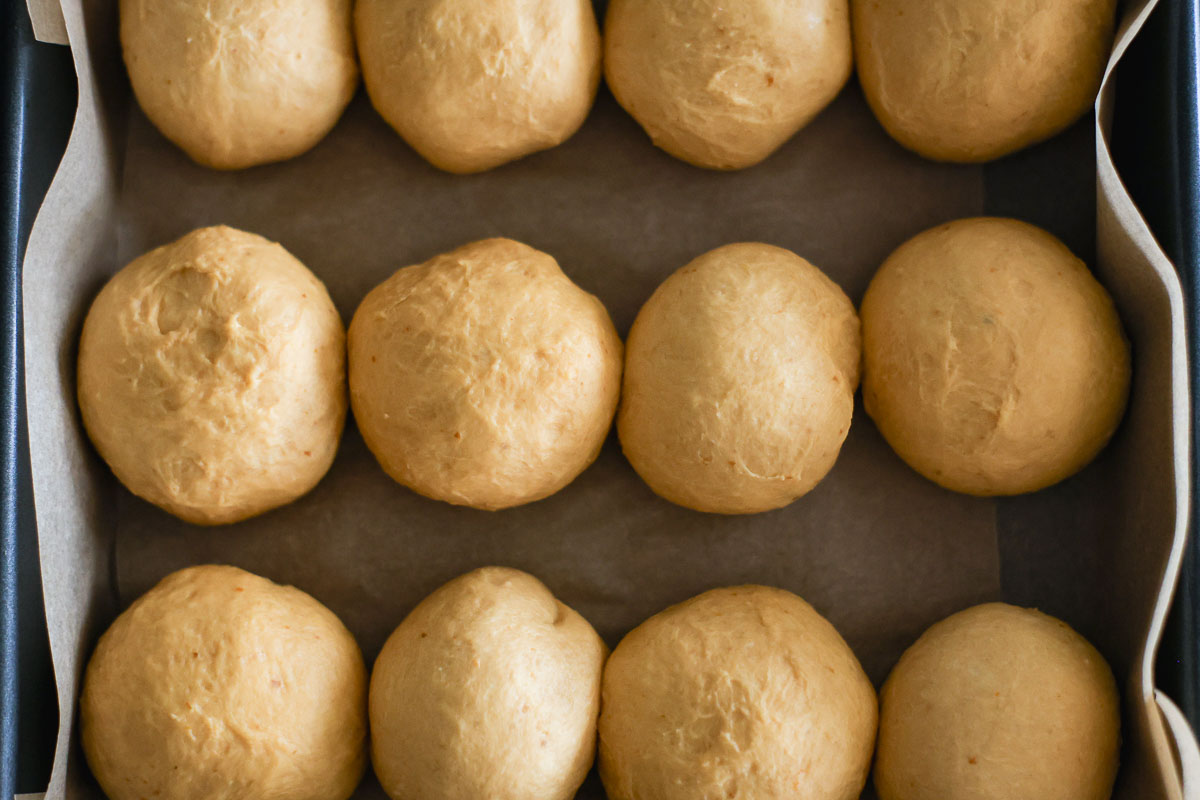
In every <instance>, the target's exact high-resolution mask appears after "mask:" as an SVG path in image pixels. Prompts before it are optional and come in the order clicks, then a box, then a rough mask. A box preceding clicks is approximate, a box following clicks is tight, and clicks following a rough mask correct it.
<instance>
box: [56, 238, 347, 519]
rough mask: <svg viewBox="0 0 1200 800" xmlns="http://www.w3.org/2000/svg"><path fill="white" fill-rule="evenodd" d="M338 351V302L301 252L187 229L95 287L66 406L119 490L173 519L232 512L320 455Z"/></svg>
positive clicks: (295, 489)
mask: <svg viewBox="0 0 1200 800" xmlns="http://www.w3.org/2000/svg"><path fill="white" fill-rule="evenodd" d="M345 363H346V358H345V333H344V330H343V328H342V320H341V317H339V316H338V312H337V309H336V308H334V306H333V301H332V300H330V299H329V294H328V293H327V292H326V291H325V287H324V285H322V283H321V282H320V281H319V280H317V278H316V277H315V276H314V275H313V274H312V273H311V272H309V271H308V270H307V269H306V268H305V267H304V265H303V264H301V263H300V262H299V261H297V260H296V259H295V258H293V257H292V255H291V254H289V253H288V252H287V251H286V250H284V249H283V248H282V247H280V246H279V245H277V244H274V243H272V242H269V241H267V240H266V239H264V238H262V237H261V236H255V235H254V234H252V233H245V232H243V231H238V230H234V229H233V228H225V227H215V228H201V229H199V230H196V231H193V232H191V233H189V234H188V235H186V236H184V237H183V238H182V239H179V240H178V241H175V242H172V243H171V244H168V245H164V246H162V247H159V248H158V249H156V250H152V251H150V252H149V253H146V254H145V255H143V256H141V257H139V258H137V259H134V260H133V261H132V262H131V263H130V264H129V265H128V266H127V267H125V268H124V269H122V270H121V271H120V272H118V273H117V274H116V275H114V276H113V278H112V279H111V280H110V281H109V282H108V283H107V284H106V285H105V286H104V288H103V289H102V290H101V291H100V294H99V295H98V296H97V297H96V300H95V302H93V303H92V308H91V310H90V311H88V315H87V319H86V320H85V321H84V323H83V337H82V339H81V341H80V344H79V407H80V410H81V411H82V412H83V423H84V425H85V426H86V428H87V432H88V435H89V436H91V439H92V442H93V443H94V444H95V445H96V449H97V450H99V451H100V455H101V456H102V457H103V458H104V460H105V461H107V462H108V465H109V466H110V467H111V468H112V471H113V472H114V473H115V474H116V476H117V478H119V479H120V480H121V482H122V483H124V484H125V486H126V487H128V489H129V490H130V491H131V492H133V493H134V494H136V495H138V496H139V497H142V498H144V499H146V500H149V501H150V502H151V503H154V504H155V505H157V506H160V507H161V508H164V509H166V510H167V511H169V512H171V513H172V514H174V515H176V516H177V517H180V518H182V519H184V520H187V521H188V522H194V523H197V524H201V525H216V524H221V523H227V522H236V521H237V520H241V519H245V518H247V517H252V516H254V515H256V514H261V513H262V512H264V511H268V510H270V509H272V508H276V507H277V506H281V505H284V504H285V503H289V502H291V501H292V500H295V499H296V498H297V497H299V496H300V495H302V494H304V493H305V492H307V491H308V490H309V489H311V488H312V487H313V486H315V485H316V484H317V482H318V481H319V480H320V479H321V477H322V476H323V475H324V474H325V472H326V471H327V470H328V469H329V465H330V464H331V463H333V456H334V454H335V452H336V451H337V446H338V441H339V440H340V439H341V434H342V425H343V423H344V422H345V419H346V377H345Z"/></svg>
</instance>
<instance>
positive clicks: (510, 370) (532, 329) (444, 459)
mask: <svg viewBox="0 0 1200 800" xmlns="http://www.w3.org/2000/svg"><path fill="white" fill-rule="evenodd" d="M349 343H350V348H349V349H350V401H351V404H352V405H353V407H354V419H355V421H356V422H357V423H358V427H359V430H360V431H362V435H363V438H364V439H365V440H366V443H367V446H368V447H369V448H370V449H371V452H373V453H374V454H375V457H376V458H377V459H378V460H379V463H380V465H381V466H382V467H383V469H384V471H386V472H387V473H388V475H391V476H392V478H393V479H395V480H396V481H398V482H399V483H402V484H404V485H405V486H408V487H409V488H411V489H413V490H414V491H417V492H419V493H420V494H423V495H425V496H426V497H432V498H434V499H435V500H444V501H446V502H448V503H454V504H456V505H466V506H473V507H475V508H483V509H500V508H507V507H509V506H515V505H520V504H522V503H529V502H532V501H534V500H540V499H541V498H543V497H547V496H548V495H551V494H554V493H555V492H557V491H558V490H559V489H561V488H562V487H564V486H566V485H567V484H568V483H570V482H571V481H572V480H574V479H575V476H577V475H578V474H579V473H580V472H583V470H584V469H585V468H586V467H587V466H588V465H589V464H591V463H592V462H593V461H595V460H596V456H597V455H599V453H600V446H601V445H602V444H604V439H605V437H606V436H607V435H608V430H609V428H610V427H611V425H612V418H613V413H614V411H615V410H616V407H617V399H618V396H619V394H620V388H621V350H622V348H621V340H620V338H619V337H618V336H617V331H616V329H615V328H614V327H613V324H612V320H610V319H609V316H608V312H607V311H605V310H604V306H603V305H601V304H600V301H599V300H597V299H596V298H595V297H593V296H592V295H590V294H588V293H587V292H585V291H583V290H582V289H580V288H579V287H578V286H576V285H575V284H574V283H572V282H571V279H570V278H568V277H567V276H566V275H564V274H563V272H562V270H561V269H559V266H558V262H556V261H555V260H554V259H553V258H551V257H550V256H549V255H547V254H545V253H543V252H541V251H539V250H534V249H533V248H532V247H528V246H526V245H523V244H521V243H520V242H514V241H512V240H511V239H486V240H484V241H480V242H474V243H472V244H468V245H464V246H462V247H460V248H458V249H457V250H454V251H452V252H450V253H446V254H443V255H440V256H436V257H435V258H432V259H430V260H429V261H426V262H425V263H424V264H418V265H415V266H411V267H405V268H404V269H401V270H400V271H398V272H397V273H396V274H394V275H393V276H392V277H390V278H388V279H387V280H386V281H384V282H383V283H382V284H380V285H379V286H377V287H375V288H374V289H373V290H371V292H370V293H369V294H368V295H367V296H366V298H364V299H363V301H362V304H361V305H359V307H358V310H357V311H356V312H355V313H354V319H353V320H352V321H351V323H350V335H349Z"/></svg>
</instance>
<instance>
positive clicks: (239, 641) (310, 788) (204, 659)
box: [79, 566, 367, 800]
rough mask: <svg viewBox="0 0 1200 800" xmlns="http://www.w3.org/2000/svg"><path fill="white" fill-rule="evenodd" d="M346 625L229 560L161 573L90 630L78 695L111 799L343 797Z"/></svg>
mask: <svg viewBox="0 0 1200 800" xmlns="http://www.w3.org/2000/svg"><path fill="white" fill-rule="evenodd" d="M366 687H367V674H366V668H365V666H364V664H363V659H362V654H361V653H360V652H359V649H358V645H357V644H356V643H355V641H354V637H352V636H351V635H350V632H349V631H347V630H346V628H345V627H344V626H343V625H342V623H341V622H340V621H339V620H338V618H337V617H336V616H334V615H333V613H332V612H330V611H329V609H327V608H325V606H323V605H321V604H320V603H318V602H317V601H316V600H314V599H313V598H312V597H310V596H308V595H307V594H305V593H304V592H302V591H300V590H298V589H293V588H292V587H290V586H279V585H276V584H274V583H271V582H270V581H268V580H266V579H265V578H260V577H258V576H257V575H252V574H250V573H249V572H244V571H242V570H240V569H237V568H235V567H220V566H204V567H192V568H190V569H184V570H180V571H179V572H175V573H172V574H171V575H168V576H167V577H166V578H163V580H162V581H161V582H160V583H159V584H158V585H157V586H155V587H154V588H153V589H151V590H150V591H149V592H147V593H146V594H145V595H143V596H142V597H141V598H139V599H138V600H137V601H136V602H134V604H133V605H132V606H130V607H129V609H128V610H127V611H126V612H125V613H123V614H121V616H119V617H117V619H116V621H115V622H113V624H112V627H110V628H109V629H108V631H107V632H106V633H105V634H104V635H103V636H102V637H101V638H100V643H99V644H98V645H96V652H95V653H93V654H92V658H91V661H90V662H89V663H88V667H87V673H86V674H85V676H84V683H83V695H82V697H81V698H80V701H79V711H80V724H81V738H82V741H83V750H84V753H85V754H86V755H87V760H88V765H89V766H90V767H91V768H92V773H93V774H94V775H95V776H96V779H97V780H98V781H99V782H100V786H101V787H102V788H103V789H104V793H105V794H106V795H108V797H109V798H110V800H145V798H159V799H160V800H345V798H347V797H349V796H350V794H351V792H353V791H354V788H355V786H357V785H358V781H359V778H360V777H361V776H362V773H363V769H364V767H365V765H366V734H367V728H366V723H367V719H366V716H367V714H366V710H367V709H366V700H367V696H366Z"/></svg>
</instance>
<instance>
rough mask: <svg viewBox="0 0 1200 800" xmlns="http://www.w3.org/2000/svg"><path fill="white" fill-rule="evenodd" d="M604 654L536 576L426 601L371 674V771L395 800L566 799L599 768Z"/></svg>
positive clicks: (455, 588)
mask: <svg viewBox="0 0 1200 800" xmlns="http://www.w3.org/2000/svg"><path fill="white" fill-rule="evenodd" d="M606 655H607V648H605V646H604V642H602V641H601V640H600V637H599V636H597V635H596V632H595V631H594V630H592V626H591V625H589V624H588V623H587V621H586V620H585V619H584V618H583V617H581V616H579V615H578V614H576V613H575V612H574V611H572V610H571V609H570V608H567V607H566V606H565V605H563V604H562V603H560V602H559V601H558V600H556V599H555V597H554V595H552V594H551V593H550V591H549V590H548V589H547V588H546V587H545V586H543V585H542V583H541V582H540V581H539V580H537V579H536V578H534V577H533V576H532V575H527V574H525V573H524V572H519V571H518V570H515V569H507V568H503V567H487V568H484V569H479V570H475V571H474V572H470V573H467V574H466V575H463V576H461V577H459V578H456V579H455V580H453V581H451V582H450V583H447V584H446V585H445V586H443V587H442V588H440V589H438V590H437V591H436V592H434V593H433V594H431V595H430V596H429V597H427V598H426V599H425V600H423V601H422V602H421V603H420V605H418V606H417V607H416V608H415V609H413V612H412V613H411V614H409V615H408V617H407V618H405V620H404V621H403V622H402V623H400V627H398V628H396V630H395V632H394V633H393V634H392V635H391V637H390V638H388V640H387V643H386V644H385V645H384V646H383V651H382V652H381V653H380V654H379V658H378V660H376V662H375V669H374V671H373V672H372V674H371V701H370V703H371V761H372V764H373V765H374V767H375V774H376V775H377V776H379V782H380V783H381V784H382V785H383V789H384V791H385V792H387V793H388V795H390V796H391V797H392V798H394V799H395V800H478V798H488V800H569V799H570V798H571V797H572V796H574V794H575V790H576V789H578V788H579V785H580V784H581V783H582V782H583V778H584V776H585V775H586V774H587V771H588V770H589V769H590V768H591V766H592V760H593V757H594V755H595V750H596V716H597V714H598V713H599V710H600V672H601V669H602V668H603V666H604V659H605V656H606Z"/></svg>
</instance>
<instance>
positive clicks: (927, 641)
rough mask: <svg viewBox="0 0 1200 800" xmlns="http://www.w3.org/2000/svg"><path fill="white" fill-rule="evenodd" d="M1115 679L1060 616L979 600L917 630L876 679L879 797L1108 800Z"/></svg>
mask: <svg viewBox="0 0 1200 800" xmlns="http://www.w3.org/2000/svg"><path fill="white" fill-rule="evenodd" d="M1120 724H1121V717H1120V710H1119V701H1118V697H1117V685H1116V682H1115V681H1114V680H1113V674H1112V671H1111V670H1110V669H1109V668H1108V664H1106V663H1105V661H1104V658H1103V657H1102V656H1101V655H1100V654H1099V653H1098V652H1096V649H1095V648H1094V647H1092V646H1091V645H1090V644H1088V642H1087V641H1086V640H1085V639H1084V638H1083V637H1082V636H1080V635H1079V634H1078V633H1076V632H1075V631H1073V630H1071V628H1070V627H1069V626H1068V625H1067V624H1066V623H1065V622H1062V621H1060V620H1057V619H1055V618H1054V617H1050V616H1047V615H1045V614H1042V613H1039V612H1037V611H1034V610H1032V609H1025V608H1016V607H1015V606H1010V605H1005V604H1004V603H989V604H987V605H982V606H976V607H974V608H970V609H967V610H966V611H961V612H959V613H957V614H955V615H953V616H951V617H949V618H947V619H945V620H943V621H941V622H939V623H937V624H936V625H934V626H933V627H932V628H930V629H929V630H927V631H926V632H925V633H924V634H923V635H922V636H921V638H920V639H918V640H917V641H916V643H915V644H914V645H913V646H912V647H910V648H909V649H908V650H907V652H905V653H904V655H903V656H902V657H901V659H900V663H898V664H897V665H896V667H895V669H893V670H892V674H891V675H890V676H889V677H888V679H887V682H886V683H885V684H884V686H883V691H882V696H881V710H880V719H879V746H878V750H877V751H876V755H875V789H876V791H878V793H879V797H880V800H1108V797H1109V794H1110V793H1111V791H1112V785H1113V779H1114V778H1115V777H1116V773H1117V756H1118V750H1119V747H1120V732H1119V729H1120Z"/></svg>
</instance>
